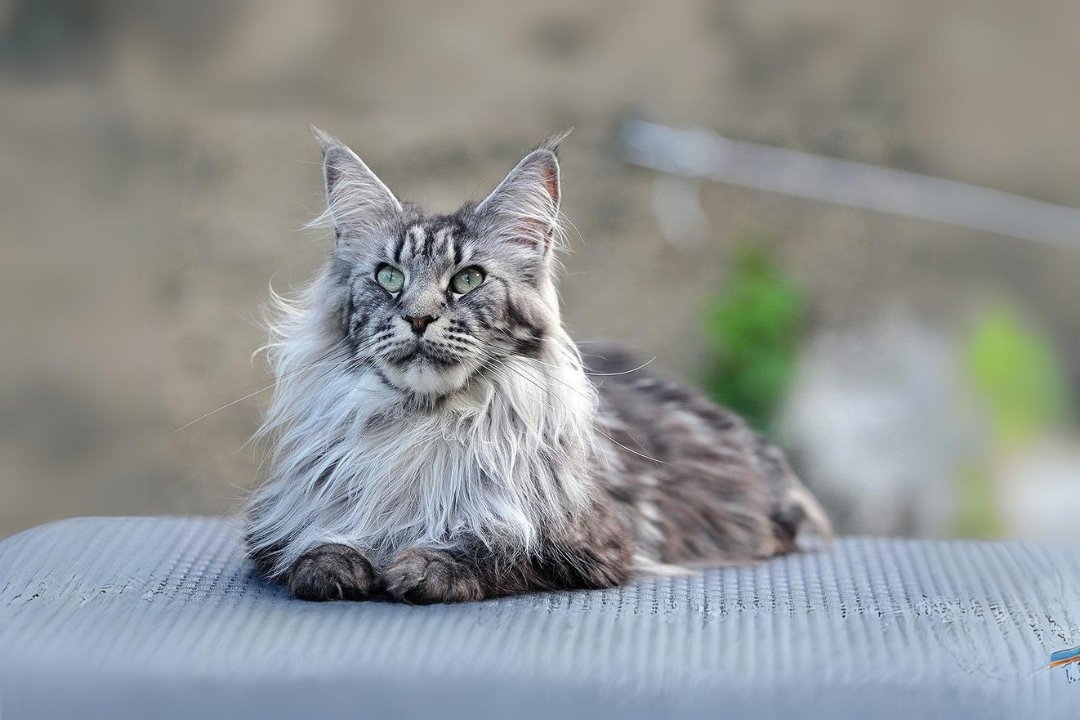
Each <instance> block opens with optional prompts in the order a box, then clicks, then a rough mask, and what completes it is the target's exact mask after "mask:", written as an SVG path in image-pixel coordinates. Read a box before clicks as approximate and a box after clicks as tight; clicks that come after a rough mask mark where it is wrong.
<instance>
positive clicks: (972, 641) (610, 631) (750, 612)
mask: <svg viewBox="0 0 1080 720" xmlns="http://www.w3.org/2000/svg"><path fill="white" fill-rule="evenodd" d="M1077 644H1080V553H1077V552H1076V551H1075V548H1066V547H1061V546H1047V545H1037V544H1028V543H1000V542H998V543H978V542H939V541H919V540H877V539H844V540H840V541H839V542H838V543H837V544H836V546H835V547H834V548H833V549H832V550H831V551H828V552H821V553H807V554H803V555H798V556H791V557H784V558H780V559H777V560H774V561H772V562H768V563H763V564H761V565H758V566H755V567H743V568H726V569H715V570H708V571H705V572H703V573H701V574H699V575H694V576H691V577H679V578H661V579H645V580H642V581H640V582H635V583H633V584H630V585H628V586H626V587H623V588H619V589H617V590H609V591H603V592H559V593H548V594H536V595H528V596H523V597H517V598H508V599H503V600H494V601H488V602H483V603H470V604H465V605H455V606H435V607H410V606H406V605H396V604H389V603H381V602H380V603H375V602H371V603H325V604H313V603H304V602H300V601H296V600H293V599H291V598H289V597H288V596H287V594H286V593H285V592H283V591H282V590H281V589H280V588H278V587H276V586H272V585H268V584H266V583H264V582H262V581H261V580H259V579H258V578H257V577H256V576H254V574H253V572H252V569H251V567H250V565H249V563H247V562H246V561H245V560H244V559H243V555H242V550H241V547H240V543H239V538H238V533H237V525H236V523H235V522H233V521H228V520H217V519H205V518H126V519H122V518H110V519H102V518H84V519H76V520H68V521H64V522H59V523H55V524H52V525H46V526H44V527H40V528H36V529H33V530H30V531H28V532H25V533H22V534H20V535H16V536H15V537H12V538H9V539H7V540H5V541H3V542H0V718H3V720H10V719H11V718H24V717H25V718H30V717H33V718H37V717H52V716H71V717H80V718H85V717H109V718H116V717H132V718H136V717H137V718H140V719H141V720H145V719H146V718H164V717H183V718H186V717H214V716H224V715H229V716H232V717H244V716H253V717H255V716H257V717H260V718H270V717H299V716H305V717H312V718H328V717H401V716H416V717H421V716H422V717H439V718H447V717H458V716H461V717H477V716H481V717H499V718H534V717H535V718H545V719H546V718H551V717H552V716H555V717H576V716H588V717H593V718H602V717H612V718H679V717H710V718H711V717H718V716H724V717H733V718H752V717H782V716H787V717H797V718H800V719H805V718H818V717H821V718H843V717H948V718H966V717H971V718H975V717H978V718H987V717H1021V716H1023V717H1061V718H1071V717H1080V682H1078V681H1077V680H1078V679H1080V672H1078V671H1077V669H1076V668H1058V669H1054V670H1046V671H1043V672H1039V670H1040V668H1043V667H1045V665H1046V663H1047V661H1048V659H1049V656H1050V654H1051V653H1052V652H1053V651H1055V650H1061V649H1064V648H1066V647H1070V646H1074V645H1077Z"/></svg>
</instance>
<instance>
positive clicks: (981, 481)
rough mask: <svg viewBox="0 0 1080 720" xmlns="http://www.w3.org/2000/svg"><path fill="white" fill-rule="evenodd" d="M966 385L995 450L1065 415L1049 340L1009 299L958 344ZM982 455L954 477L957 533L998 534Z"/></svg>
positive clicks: (988, 474) (1029, 436)
mask: <svg viewBox="0 0 1080 720" xmlns="http://www.w3.org/2000/svg"><path fill="white" fill-rule="evenodd" d="M964 362H965V366H966V371H967V375H968V376H969V377H970V378H971V382H972V386H973V387H974V390H975V392H976V393H977V395H978V398H979V400H980V401H981V402H982V404H983V407H984V408H985V411H986V414H987V417H988V418H989V421H990V432H991V434H992V440H993V447H994V448H995V449H996V451H997V452H1000V451H1002V450H1004V451H1005V452H1008V451H1009V450H1010V449H1013V448H1016V447H1017V446H1018V445H1022V444H1024V443H1026V442H1029V441H1031V440H1033V439H1035V438H1038V437H1041V436H1044V435H1046V433H1047V431H1049V430H1050V429H1051V428H1052V426H1053V425H1055V424H1057V423H1060V422H1061V421H1062V420H1064V419H1065V415H1066V412H1067V397H1068V395H1067V393H1066V382H1065V376H1064V372H1063V371H1062V369H1061V366H1060V364H1059V362H1058V360H1057V356H1056V354H1055V353H1054V350H1053V348H1052V347H1051V345H1050V343H1049V342H1048V341H1047V340H1046V339H1045V338H1044V337H1043V336H1042V335H1041V334H1040V333H1039V332H1038V331H1037V330H1036V329H1035V328H1034V327H1032V326H1031V325H1030V324H1027V323H1025V322H1024V321H1023V320H1022V318H1021V316H1020V313H1018V312H1017V310H1016V309H1015V308H1014V307H1013V306H1012V305H1009V304H1005V303H999V304H997V305H994V306H992V307H991V308H990V309H989V310H987V311H986V312H985V313H984V314H983V316H982V317H981V318H980V319H979V320H978V322H977V323H976V325H975V329H974V331H973V332H972V334H971V336H970V337H969V338H968V339H967V341H966V343H965V345H964ZM994 460H995V458H993V457H990V458H984V459H982V460H981V461H979V462H976V463H974V464H972V465H970V466H969V467H966V468H964V469H962V470H961V471H960V472H959V474H958V476H957V481H956V488H957V498H958V500H959V507H958V509H957V516H956V520H955V527H954V529H955V532H956V533H957V534H958V535H960V536H962V537H975V538H994V537H1000V536H1001V535H1002V533H1003V531H1004V526H1003V523H1002V521H1001V518H1000V515H999V513H998V511H997V509H996V505H995V498H994V480H993V473H992V471H991V470H990V468H989V465H988V464H989V463H993V462H994Z"/></svg>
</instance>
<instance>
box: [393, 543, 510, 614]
mask: <svg viewBox="0 0 1080 720" xmlns="http://www.w3.org/2000/svg"><path fill="white" fill-rule="evenodd" d="M489 577H490V568H489V567H487V566H486V563H485V561H482V560H480V559H479V558H478V557H476V556H475V555H473V554H472V553H467V552H463V551H450V550H434V549H431V548H409V549H408V550H404V551H402V552H401V553H400V554H399V555H398V556H397V557H396V558H394V560H393V561H392V562H391V563H390V565H389V567H387V568H386V571H385V572H384V573H383V587H384V589H385V590H386V592H387V593H388V594H389V595H390V596H391V597H393V598H394V599H396V600H402V601H404V602H408V603H414V604H416V605H429V604H431V603H448V602H468V601H470V600H483V599H484V598H486V597H493V594H492V593H491V591H490V589H489V586H488V583H487V581H488V579H489Z"/></svg>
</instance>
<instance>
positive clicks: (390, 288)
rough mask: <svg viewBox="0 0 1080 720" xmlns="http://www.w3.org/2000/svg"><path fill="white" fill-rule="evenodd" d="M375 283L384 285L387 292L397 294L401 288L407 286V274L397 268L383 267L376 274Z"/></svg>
mask: <svg viewBox="0 0 1080 720" xmlns="http://www.w3.org/2000/svg"><path fill="white" fill-rule="evenodd" d="M375 281H376V282H377V283H379V284H380V285H382V286H383V289H384V290H386V292H388V293H396V292H398V291H399V290H401V286H402V285H404V284H405V273H403V272H401V271H400V270H398V269H397V268H396V267H390V266H389V265H383V266H382V267H380V268H379V269H378V271H377V272H376V273H375Z"/></svg>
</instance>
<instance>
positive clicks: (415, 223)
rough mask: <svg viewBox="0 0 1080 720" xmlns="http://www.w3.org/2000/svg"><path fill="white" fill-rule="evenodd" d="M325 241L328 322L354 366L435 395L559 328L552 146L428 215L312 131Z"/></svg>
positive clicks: (532, 349) (537, 345)
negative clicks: (450, 209)
mask: <svg viewBox="0 0 1080 720" xmlns="http://www.w3.org/2000/svg"><path fill="white" fill-rule="evenodd" d="M313 132H314V133H315V137H316V140H317V141H318V143H319V145H320V147H321V148H322V151H323V171H324V177H325V181H326V200H327V209H326V212H325V213H324V216H323V219H324V220H325V221H326V223H327V224H329V225H330V226H332V228H333V230H334V234H335V242H334V252H333V258H332V261H331V264H330V274H329V280H330V282H331V295H332V298H333V299H332V301H331V302H330V303H328V305H327V308H328V310H327V312H330V313H333V314H334V315H336V317H334V318H328V320H331V321H332V322H336V323H340V329H341V332H342V334H343V341H344V342H345V343H347V345H348V346H349V347H350V348H351V352H352V354H353V357H354V359H355V362H356V364H357V366H367V367H370V368H372V369H374V370H375V371H377V372H378V373H380V374H381V375H382V376H383V378H384V379H385V380H386V381H387V382H389V383H390V384H391V385H393V386H395V387H397V388H399V389H401V390H403V391H406V392H410V393H413V394H415V395H418V396H426V397H438V396H444V395H447V394H450V393H452V392H454V391H456V390H458V389H460V388H461V387H463V386H464V385H465V384H466V383H467V382H468V381H469V380H470V378H472V377H473V376H475V375H476V374H477V373H480V372H497V366H498V364H499V363H500V362H501V361H502V360H503V359H505V358H507V357H509V356H513V355H524V356H530V357H535V356H537V355H538V354H539V353H540V352H541V350H542V348H543V344H544V342H545V340H546V339H547V338H548V337H549V336H550V334H551V333H552V332H556V331H558V329H559V323H560V320H559V308H558V300H557V296H556V293H555V289H554V279H553V277H552V275H553V272H554V265H555V262H554V259H553V255H554V254H555V251H556V247H555V246H556V244H557V240H558V238H559V235H560V231H559V223H558V218H559V163H558V160H557V159H556V157H555V150H556V147H557V144H558V141H559V140H561V139H562V137H564V136H565V134H564V135H561V136H557V137H554V138H553V139H551V140H548V141H547V142H545V143H544V144H543V145H541V146H540V147H538V148H537V149H536V150H534V151H532V152H531V153H529V154H528V155H526V156H525V157H524V159H522V160H521V162H519V163H518V164H517V166H516V167H514V169H513V170H511V171H510V173H509V174H508V175H507V176H506V178H505V179H504V180H503V181H502V182H501V183H500V184H499V186H498V187H496V188H495V190H494V191H493V192H492V193H491V194H490V195H489V196H488V197H487V198H486V199H484V200H483V201H481V202H480V203H471V202H470V203H466V204H465V205H463V206H462V207H461V208H459V209H458V210H457V211H456V212H454V213H452V214H449V215H426V214H424V213H423V212H422V211H421V210H420V209H419V208H418V207H416V206H415V205H411V204H408V203H403V202H401V201H399V200H398V199H397V197H395V196H394V194H393V193H392V192H391V191H390V189H389V188H388V187H387V186H386V185H385V184H384V183H383V182H382V181H381V180H379V178H378V177H377V176H376V175H375V174H374V173H373V172H372V171H371V170H370V169H369V168H368V167H367V165H365V164H364V162H363V161H362V160H361V159H360V158H359V157H358V156H357V155H356V153H354V152H353V151H352V150H350V149H349V148H348V147H346V146H345V145H343V144H342V143H340V142H339V141H337V140H335V139H334V138H332V137H330V136H329V135H326V134H325V133H323V132H321V131H318V130H314V129H313Z"/></svg>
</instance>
